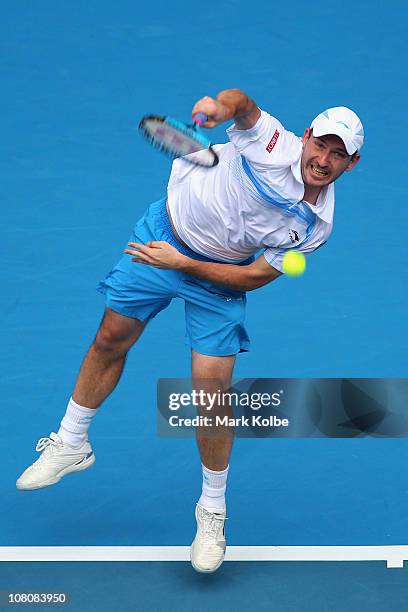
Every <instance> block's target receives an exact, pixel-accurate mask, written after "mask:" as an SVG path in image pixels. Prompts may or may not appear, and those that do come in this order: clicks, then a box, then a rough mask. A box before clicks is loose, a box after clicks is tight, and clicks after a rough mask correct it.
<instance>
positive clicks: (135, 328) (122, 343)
mask: <svg viewBox="0 0 408 612" xmlns="http://www.w3.org/2000/svg"><path fill="white" fill-rule="evenodd" d="M144 327H145V324H144V323H142V322H141V321H138V320H136V319H128V320H125V321H123V320H117V319H115V320H112V319H109V318H108V317H105V318H104V320H103V321H102V324H101V326H100V328H99V330H98V333H97V334H96V337H95V340H94V343H93V346H94V348H95V350H96V351H98V352H115V353H119V354H124V353H126V352H127V351H128V350H129V349H130V347H131V346H132V345H133V344H134V343H135V342H136V340H137V339H138V337H139V336H140V334H141V333H142V331H143V328H144Z"/></svg>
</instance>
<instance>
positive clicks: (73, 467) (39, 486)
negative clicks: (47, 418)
mask: <svg viewBox="0 0 408 612" xmlns="http://www.w3.org/2000/svg"><path fill="white" fill-rule="evenodd" d="M94 463H95V455H92V456H91V457H89V459H87V460H86V461H84V462H83V463H81V464H80V465H69V466H68V467H66V468H65V469H64V470H61V472H59V474H57V475H56V476H54V478H52V479H49V480H45V481H44V482H41V483H40V484H36V485H19V484H17V483H16V488H17V489H18V490H19V491H34V490H35V489H43V488H44V487H50V486H51V485H53V484H56V483H57V482H59V481H60V480H61V478H62V477H63V476H66V475H67V474H72V473H74V472H82V471H83V470H87V469H88V468H90V467H91V466H92V465H93V464H94Z"/></svg>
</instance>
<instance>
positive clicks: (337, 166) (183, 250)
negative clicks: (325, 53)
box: [17, 89, 364, 572]
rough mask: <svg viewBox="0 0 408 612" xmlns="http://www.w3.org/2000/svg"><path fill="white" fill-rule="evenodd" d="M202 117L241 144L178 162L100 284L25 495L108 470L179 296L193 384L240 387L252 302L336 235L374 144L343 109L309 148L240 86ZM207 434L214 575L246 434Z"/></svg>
mask: <svg viewBox="0 0 408 612" xmlns="http://www.w3.org/2000/svg"><path fill="white" fill-rule="evenodd" d="M198 112H202V113H205V114H206V115H207V116H208V120H207V122H206V123H205V124H204V127H207V128H213V127H215V126H217V125H219V124H221V123H223V122H225V121H229V120H233V121H234V124H233V125H232V126H231V127H229V128H228V129H227V135H228V138H229V142H228V143H226V144H220V145H215V146H214V149H215V151H216V152H217V154H218V156H219V160H220V161H219V163H218V165H217V166H215V167H213V168H210V169H209V168H203V167H200V166H193V165H191V164H189V163H187V162H186V161H185V160H183V159H177V160H176V161H174V163H173V166H172V171H171V174H170V179H169V183H168V189H167V196H166V198H163V199H162V200H160V201H158V202H155V203H154V204H152V205H151V206H150V207H149V208H148V210H147V211H146V213H145V215H144V216H143V218H142V219H140V220H139V222H138V223H137V224H136V226H135V228H134V231H133V234H132V236H131V239H130V241H129V244H128V248H127V249H126V250H125V252H124V254H123V256H122V258H121V259H120V261H119V262H118V263H117V265H116V266H115V267H114V268H113V269H112V271H111V272H110V273H109V274H108V275H107V277H106V278H105V279H104V280H103V281H102V282H101V283H100V284H99V290H100V291H101V292H103V293H104V294H105V296H106V308H105V312H104V317H103V320H102V322H101V324H100V327H99V330H98V332H97V334H96V337H95V340H94V342H93V343H92V345H91V347H90V349H89V351H88V353H87V354H86V356H85V359H84V361H83V363H82V366H81V370H80V373H79V376H78V379H77V381H76V385H75V387H74V391H73V394H72V397H71V398H70V400H69V402H68V406H67V410H66V413H65V415H64V417H63V419H62V421H61V424H60V428H59V430H58V433H54V432H53V433H51V434H50V436H49V437H47V438H41V439H40V440H39V442H38V444H37V447H36V450H37V451H39V452H41V455H40V457H39V459H38V460H37V461H35V463H33V464H32V465H31V466H30V467H28V468H27V469H26V470H25V471H24V473H23V474H22V475H21V476H20V478H19V479H18V480H17V488H18V489H24V490H31V489H39V488H41V487H46V486H49V485H52V484H55V483H57V482H59V481H60V480H61V478H62V477H63V476H64V475H65V474H68V473H71V472H76V471H80V470H84V469H87V468H88V467H90V466H91V465H92V464H93V463H94V461H95V455H94V453H93V450H92V447H91V445H90V442H89V440H88V433H87V432H88V428H89V426H90V424H91V422H92V420H93V418H94V417H95V415H96V414H97V412H98V409H99V407H100V406H101V404H102V402H103V401H104V400H105V399H106V398H107V397H108V395H109V394H110V393H111V392H112V391H113V389H114V388H115V387H116V385H117V383H118V381H119V378H120V375H121V372H122V370H123V367H124V363H125V359H126V354H127V352H128V351H129V349H130V348H131V347H132V345H133V344H134V343H135V342H136V341H137V339H138V338H139V337H140V335H141V333H142V332H143V330H144V328H145V327H146V324H147V323H148V322H149V321H150V320H151V319H153V318H154V317H155V316H156V315H157V314H158V313H159V312H160V311H161V310H163V309H164V308H166V306H168V305H169V303H170V302H171V300H172V299H173V298H174V297H180V298H182V299H183V300H184V301H185V316H186V341H187V343H188V345H189V346H190V347H191V353H192V376H193V378H194V379H215V380H217V381H218V382H219V384H220V385H222V386H223V388H228V387H229V386H230V382H231V377H232V370H233V367H234V363H235V359H236V356H237V354H238V353H240V352H244V351H248V350H249V338H248V335H247V332H246V329H245V325H244V318H245V305H246V292H248V291H253V290H254V289H257V288H258V287H262V286H263V285H265V284H267V283H269V282H271V281H274V280H275V279H277V278H278V277H279V276H280V275H281V273H282V272H281V271H282V259H283V255H284V253H285V252H286V251H287V250H289V249H296V250H298V251H301V252H302V253H305V254H309V253H311V252H313V251H314V250H315V249H317V248H318V247H319V246H321V245H322V244H324V243H325V242H326V241H327V239H328V237H329V236H330V233H331V231H332V225H333V212H334V186H333V183H334V181H335V180H336V179H337V178H338V177H339V176H341V175H342V174H343V172H349V171H350V170H352V169H353V168H354V167H355V165H356V164H357V162H358V161H359V159H360V154H359V151H360V149H361V147H362V145H363V139H364V134H363V127H362V124H361V122H360V120H359V118H358V117H357V115H356V114H355V113H354V112H353V111H352V110H350V109H348V108H345V107H335V108H329V109H328V110H326V111H324V112H322V113H321V114H319V115H318V116H317V117H316V118H315V119H314V120H313V122H312V124H311V126H310V127H308V128H307V129H306V130H305V132H304V135H303V138H299V137H297V136H295V135H294V134H293V133H292V132H290V131H288V130H286V129H285V128H284V127H283V126H282V124H281V123H280V122H279V121H278V120H277V119H275V118H274V117H272V116H271V115H269V114H268V113H267V112H265V111H262V110H260V109H259V108H258V106H257V105H256V104H255V102H254V101H253V100H251V99H250V98H249V97H248V96H247V95H246V94H245V93H243V92H242V91H240V90H239V89H229V90H225V91H222V92H221V93H220V94H218V96H217V97H216V98H215V99H213V98H210V97H205V98H202V99H201V100H199V101H198V102H197V103H196V104H195V105H194V107H193V109H192V114H193V115H194V114H196V113H198ZM260 250H261V251H262V252H261V254H260V255H259V251H260ZM256 254H258V256H257V257H256V258H255V255H256ZM197 438H198V445H199V450H200V456H201V462H202V476H203V481H202V494H201V497H200V499H199V500H198V503H197V506H196V520H197V534H196V537H195V539H194V541H193V544H192V547H191V561H192V564H193V567H194V568H195V569H196V570H198V571H201V572H213V571H215V570H216V569H217V568H218V567H219V566H220V565H221V563H222V561H223V559H224V555H225V546H226V544H225V536H224V520H225V516H226V506H225V491H226V482H227V475H228V468H229V457H230V452H231V446H232V439H233V436H232V434H230V435H229V434H228V432H226V435H225V436H222V437H218V436H217V437H207V436H204V435H201V434H200V432H198V435H197Z"/></svg>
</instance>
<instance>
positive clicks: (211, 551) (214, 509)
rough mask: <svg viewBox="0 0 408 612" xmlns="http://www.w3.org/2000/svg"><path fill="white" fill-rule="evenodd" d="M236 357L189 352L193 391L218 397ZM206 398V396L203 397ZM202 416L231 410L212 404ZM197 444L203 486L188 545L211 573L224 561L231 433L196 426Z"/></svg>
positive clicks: (195, 559) (203, 568) (202, 408)
mask: <svg viewBox="0 0 408 612" xmlns="http://www.w3.org/2000/svg"><path fill="white" fill-rule="evenodd" d="M234 363H235V355H230V356H208V355H202V354H200V353H198V352H196V351H193V352H192V376H193V386H194V389H197V390H198V391H200V390H204V391H205V393H209V394H214V395H213V397H216V398H218V397H219V395H220V392H221V393H222V392H224V391H227V390H228V389H229V388H230V386H231V378H232V370H233V367H234ZM206 397H208V396H206ZM200 413H201V414H207V415H209V414H211V417H212V419H213V421H212V423H214V418H215V416H220V417H225V416H228V417H230V416H232V412H231V408H230V406H229V405H228V404H225V403H223V402H221V403H217V402H215V403H214V404H213V406H212V408H211V413H210V412H208V411H207V407H206V405H205V403H204V405H202V406H200ZM196 433H197V443H198V448H199V451H200V457H201V463H202V472H203V484H202V493H201V497H200V499H199V500H198V503H197V506H196V519H197V533H196V537H195V539H194V541H193V543H192V546H191V562H192V565H193V567H194V569H196V570H197V571H199V572H206V573H210V572H214V571H216V570H217V569H218V568H219V567H220V565H221V563H222V562H223V560H224V555H225V548H226V542H225V534H224V522H225V517H226V508H225V490H226V484H227V475H228V467H229V458H230V454H231V449H232V443H233V437H234V430H233V428H232V427H229V426H227V425H226V426H222V427H220V426H218V427H214V426H212V427H197V432H196Z"/></svg>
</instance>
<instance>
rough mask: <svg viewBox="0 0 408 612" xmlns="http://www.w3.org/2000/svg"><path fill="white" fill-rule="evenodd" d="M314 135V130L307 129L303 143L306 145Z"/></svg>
mask: <svg viewBox="0 0 408 612" xmlns="http://www.w3.org/2000/svg"><path fill="white" fill-rule="evenodd" d="M311 135H312V130H311V128H306V129H305V132H304V134H303V138H302V142H303V144H306V141H307V140H309V138H310V136H311Z"/></svg>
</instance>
